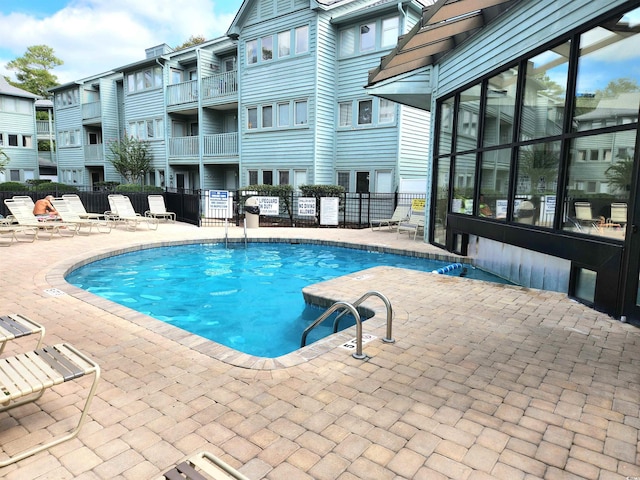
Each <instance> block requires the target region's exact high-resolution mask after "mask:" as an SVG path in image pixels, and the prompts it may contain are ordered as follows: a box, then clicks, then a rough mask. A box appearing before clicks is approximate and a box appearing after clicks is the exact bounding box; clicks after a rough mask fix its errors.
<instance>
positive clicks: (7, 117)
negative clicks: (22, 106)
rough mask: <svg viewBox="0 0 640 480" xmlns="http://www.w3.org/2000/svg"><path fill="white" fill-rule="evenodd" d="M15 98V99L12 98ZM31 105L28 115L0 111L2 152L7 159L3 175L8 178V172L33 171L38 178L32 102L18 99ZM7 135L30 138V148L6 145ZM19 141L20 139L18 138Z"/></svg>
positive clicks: (36, 142)
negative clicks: (7, 162)
mask: <svg viewBox="0 0 640 480" xmlns="http://www.w3.org/2000/svg"><path fill="white" fill-rule="evenodd" d="M14 98H15V97H14ZM20 100H21V101H26V102H29V103H30V104H31V111H30V113H14V112H5V111H2V110H0V134H5V137H4V141H5V143H4V145H2V147H1V148H2V151H3V152H4V153H5V154H6V155H7V156H8V157H9V164H8V165H7V166H6V167H5V175H6V177H7V179H8V178H9V170H12V169H21V170H25V169H26V170H33V171H34V174H35V178H38V141H37V138H36V124H35V107H34V106H33V105H34V104H33V100H31V99H20ZM7 134H12V135H27V136H31V142H32V147H31V148H25V147H12V146H9V145H8V138H7V137H6V135H7ZM19 141H21V139H20V138H19Z"/></svg>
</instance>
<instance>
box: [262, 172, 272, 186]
mask: <svg viewBox="0 0 640 480" xmlns="http://www.w3.org/2000/svg"><path fill="white" fill-rule="evenodd" d="M262 184H263V185H273V172H272V171H271V170H264V171H263V172H262Z"/></svg>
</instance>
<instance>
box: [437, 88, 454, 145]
mask: <svg viewBox="0 0 640 480" xmlns="http://www.w3.org/2000/svg"><path fill="white" fill-rule="evenodd" d="M453 100H454V99H453V97H451V98H449V99H447V100H445V101H444V102H442V104H441V106H440V132H439V133H440V137H439V138H438V155H447V154H449V153H451V133H452V132H453Z"/></svg>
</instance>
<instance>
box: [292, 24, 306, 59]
mask: <svg viewBox="0 0 640 480" xmlns="http://www.w3.org/2000/svg"><path fill="white" fill-rule="evenodd" d="M295 37H296V55H298V54H301V53H306V52H308V51H309V27H308V26H304V27H298V28H296V30H295Z"/></svg>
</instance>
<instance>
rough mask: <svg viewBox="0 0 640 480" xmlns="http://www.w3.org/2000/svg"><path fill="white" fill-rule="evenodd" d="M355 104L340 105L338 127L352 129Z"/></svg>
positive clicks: (343, 103) (344, 103)
mask: <svg viewBox="0 0 640 480" xmlns="http://www.w3.org/2000/svg"><path fill="white" fill-rule="evenodd" d="M352 115H353V102H341V103H340V104H339V116H340V118H339V120H338V125H339V126H341V127H350V126H352V125H353V116H352Z"/></svg>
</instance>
